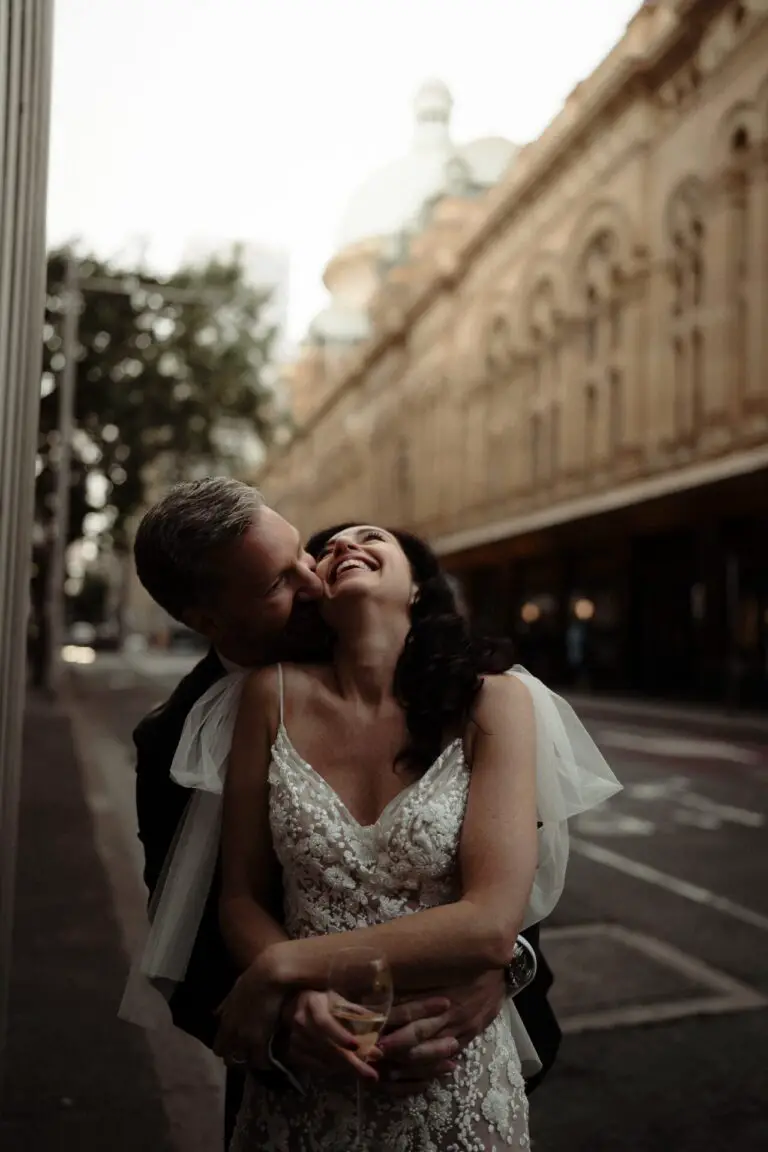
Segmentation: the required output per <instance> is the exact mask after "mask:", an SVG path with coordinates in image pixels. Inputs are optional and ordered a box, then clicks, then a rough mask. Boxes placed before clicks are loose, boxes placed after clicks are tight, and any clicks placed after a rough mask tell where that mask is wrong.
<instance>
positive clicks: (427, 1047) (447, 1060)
mask: <svg viewBox="0 0 768 1152" xmlns="http://www.w3.org/2000/svg"><path fill="white" fill-rule="evenodd" d="M505 995H506V985H505V982H504V976H503V974H502V973H501V972H488V973H486V974H485V975H483V976H479V977H478V978H477V979H476V980H473V981H472V983H471V984H465V985H461V986H459V987H455V988H451V989H448V990H446V991H445V992H444V993H443V992H441V993H440V994H439V995H438V996H434V997H429V998H423V999H419V1000H406V1001H403V1002H401V1003H400V1004H397V1005H396V1006H395V1007H394V1008H393V1009H392V1012H391V1014H390V1017H389V1020H388V1021H387V1029H386V1034H385V1035H384V1036H383V1037H382V1039H381V1040H380V1041H379V1047H380V1049H381V1050H382V1052H383V1053H384V1059H383V1061H382V1063H381V1064H380V1065H379V1072H380V1075H381V1081H382V1085H387V1086H388V1087H389V1089H390V1090H391V1091H393V1092H396V1093H397V1094H399V1095H410V1094H411V1093H413V1092H419V1091H421V1090H422V1089H423V1088H424V1087H425V1085H426V1084H427V1083H428V1082H429V1081H430V1080H434V1079H435V1078H436V1077H438V1076H444V1075H447V1074H448V1073H450V1072H452V1071H453V1069H454V1068H455V1067H456V1065H455V1063H454V1062H453V1059H452V1057H454V1056H456V1054H457V1053H458V1052H460V1051H461V1050H462V1049H463V1048H466V1046H467V1045H468V1044H470V1043H471V1042H472V1040H474V1039H475V1037H476V1036H479V1035H480V1034H481V1032H484V1031H485V1029H486V1028H487V1027H488V1026H489V1024H491V1023H492V1022H493V1020H495V1019H496V1017H497V1016H498V1014H499V1012H500V1011H501V1007H502V1004H503V1003H504V998H505Z"/></svg>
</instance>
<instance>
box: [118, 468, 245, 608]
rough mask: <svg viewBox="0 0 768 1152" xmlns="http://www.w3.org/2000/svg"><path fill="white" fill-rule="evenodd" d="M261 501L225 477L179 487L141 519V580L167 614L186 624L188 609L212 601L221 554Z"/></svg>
mask: <svg viewBox="0 0 768 1152" xmlns="http://www.w3.org/2000/svg"><path fill="white" fill-rule="evenodd" d="M263 503H264V500H263V498H262V496H261V493H260V492H259V491H258V490H257V489H256V488H252V487H251V486H250V485H249V484H244V483H243V482H242V481H241V480H231V479H229V478H227V477H224V476H207V477H206V478H205V479H204V480H190V481H186V482H185V483H182V484H177V485H176V486H175V487H173V488H172V489H171V490H170V492H168V493H167V495H165V496H164V497H163V498H162V500H159V501H158V503H157V504H155V505H154V506H153V507H152V508H150V509H149V511H148V512H146V513H145V515H144V516H143V518H142V520H141V523H140V524H139V528H138V531H137V533H136V540H135V542H134V546H133V554H134V558H135V561H136V572H137V573H138V577H139V580H140V581H141V583H142V584H143V585H144V587H145V588H146V590H147V592H149V594H150V596H151V597H152V599H153V600H156V601H157V603H158V604H159V605H160V607H161V608H164V609H165V611H166V612H167V613H168V614H169V616H173V618H174V619H175V620H179V621H180V622H181V623H186V621H185V616H186V614H187V612H188V611H189V609H190V608H194V607H197V606H198V605H201V604H205V603H206V602H209V601H210V600H211V599H212V598H213V597H215V595H216V592H217V589H218V584H219V580H220V577H221V567H220V563H219V560H220V555H221V550H222V549H223V548H225V547H226V546H227V545H228V544H233V543H234V542H235V541H236V540H238V539H239V538H240V537H241V536H244V535H245V533H246V532H247V531H248V529H249V528H250V527H251V526H252V525H253V523H254V521H255V520H256V517H257V515H258V512H259V509H260V508H261V507H262V506H263Z"/></svg>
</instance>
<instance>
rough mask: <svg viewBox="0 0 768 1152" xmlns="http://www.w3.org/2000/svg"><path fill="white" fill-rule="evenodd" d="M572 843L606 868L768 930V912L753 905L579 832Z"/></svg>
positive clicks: (743, 922)
mask: <svg viewBox="0 0 768 1152" xmlns="http://www.w3.org/2000/svg"><path fill="white" fill-rule="evenodd" d="M571 847H572V848H573V850H574V851H575V852H578V854H579V855H580V856H584V857H585V858H586V859H587V860H592V861H594V863H595V864H603V865H605V867H607V868H613V869H614V870H615V871H616V872H623V873H624V875H625V876H632V877H633V878H634V879H635V880H644V881H645V883H646V884H654V885H655V886H656V887H657V888H663V889H665V890H666V891H667V892H672V893H673V894H674V895H675V896H681V897H682V898H683V899H684V900H691V901H692V902H693V903H694V904H702V905H704V906H706V907H708V908H714V910H715V911H716V912H720V913H722V914H723V915H724V916H730V917H731V918H732V919H733V920H740V921H741V923H742V924H749V926H750V927H751V928H759V929H760V930H761V931H762V932H768V916H764V915H763V914H762V913H761V912H755V911H753V909H751V908H745V907H744V906H743V905H742V904H737V903H736V902H735V901H734V900H729V899H728V897H727V896H718V895H717V894H716V893H715V892H710V891H709V889H708V888H700V887H699V885H697V884H689V883H688V881H687V880H681V879H679V877H677V876H670V875H669V873H667V872H660V871H659V869H658V868H653V867H651V865H650V864H641V863H639V861H637V860H630V858H629V857H628V856H622V855H621V854H620V853H619V852H613V851H611V849H610V848H602V847H601V846H600V845H599V844H592V843H590V841H589V840H582V839H580V838H579V837H577V836H572V837H571Z"/></svg>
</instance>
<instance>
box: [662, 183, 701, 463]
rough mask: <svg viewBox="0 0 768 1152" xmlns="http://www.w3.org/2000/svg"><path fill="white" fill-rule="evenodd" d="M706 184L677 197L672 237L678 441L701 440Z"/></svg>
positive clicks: (674, 409)
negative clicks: (702, 187) (699, 436)
mask: <svg viewBox="0 0 768 1152" xmlns="http://www.w3.org/2000/svg"><path fill="white" fill-rule="evenodd" d="M702 200H703V198H702V194H701V189H700V186H699V185H698V184H697V183H696V182H694V181H691V182H689V183H688V184H686V185H685V186H684V187H683V188H682V189H680V191H679V192H678V193H677V194H676V196H675V197H674V198H673V201H672V205H671V213H670V229H671V241H672V268H671V277H672V306H671V311H672V314H671V317H670V328H671V332H670V339H671V342H672V363H673V376H672V415H673V426H674V432H673V441H674V442H675V443H677V444H681V443H686V442H689V441H690V440H691V439H692V438H695V437H696V435H697V434H698V432H699V428H700V426H701V420H702V416H703V399H702V397H703V388H704V380H703V372H704V363H703V350H704V342H703V335H702V333H703V315H702V305H703V302H704V275H705V264H704V241H705V232H704V220H703V210H702Z"/></svg>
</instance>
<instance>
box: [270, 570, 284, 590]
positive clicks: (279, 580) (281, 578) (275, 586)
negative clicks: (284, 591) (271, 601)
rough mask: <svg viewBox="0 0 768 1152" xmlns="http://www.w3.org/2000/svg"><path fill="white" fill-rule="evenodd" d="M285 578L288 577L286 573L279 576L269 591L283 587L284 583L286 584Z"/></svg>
mask: <svg viewBox="0 0 768 1152" xmlns="http://www.w3.org/2000/svg"><path fill="white" fill-rule="evenodd" d="M285 579H286V578H285V574H283V575H282V576H278V578H277V580H275V582H274V584H273V585H272V587H271V588H270V590H269V591H270V592H277V590H278V588H282V587H283V585H284V584H285Z"/></svg>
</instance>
